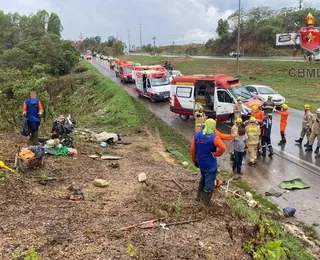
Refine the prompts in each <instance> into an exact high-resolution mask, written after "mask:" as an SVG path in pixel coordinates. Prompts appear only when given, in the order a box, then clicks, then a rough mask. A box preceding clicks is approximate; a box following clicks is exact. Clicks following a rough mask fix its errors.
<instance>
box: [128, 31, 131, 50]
mask: <svg viewBox="0 0 320 260" xmlns="http://www.w3.org/2000/svg"><path fill="white" fill-rule="evenodd" d="M128 39H129V49H128V52H129V53H130V48H131V46H130V31H129V30H128Z"/></svg>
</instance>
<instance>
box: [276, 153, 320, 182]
mask: <svg viewBox="0 0 320 260" xmlns="http://www.w3.org/2000/svg"><path fill="white" fill-rule="evenodd" d="M273 149H274V150H276V151H278V152H279V153H280V154H276V155H278V156H279V157H282V158H283V159H286V160H288V161H290V162H292V163H294V164H295V165H298V166H300V167H302V168H304V169H306V170H308V171H311V172H313V173H314V174H315V175H317V176H320V167H318V166H317V165H314V164H312V163H309V162H307V161H305V160H303V159H300V158H299V157H296V156H294V155H292V154H290V153H287V152H285V151H281V150H280V149H279V148H276V147H273ZM281 153H282V154H284V155H286V156H289V157H291V158H293V159H295V160H297V161H298V163H297V162H294V161H292V160H289V159H287V158H284V157H283V156H281ZM303 164H306V165H308V166H309V167H311V168H315V169H318V170H319V171H314V170H313V169H310V168H307V167H306V166H305V165H303Z"/></svg>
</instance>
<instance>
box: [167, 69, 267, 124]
mask: <svg viewBox="0 0 320 260" xmlns="http://www.w3.org/2000/svg"><path fill="white" fill-rule="evenodd" d="M238 97H241V98H242V103H243V104H244V106H245V107H246V110H247V112H248V113H247V114H246V115H243V119H244V120H247V119H248V118H249V117H250V114H251V112H252V111H251V107H252V106H253V105H258V106H261V105H262V101H260V100H259V99H253V98H252V96H251V94H250V93H249V92H248V91H247V90H246V89H245V87H244V86H242V84H241V83H240V81H239V79H238V78H233V77H231V76H228V75H225V74H217V75H192V76H178V77H175V78H173V80H172V82H171V90H170V110H171V111H172V112H173V113H175V114H178V115H179V116H180V118H181V119H182V120H184V121H187V120H188V119H189V117H190V116H193V115H194V112H195V110H196V109H197V107H198V105H202V106H203V108H204V112H205V113H206V115H207V116H208V117H209V118H215V119H216V120H217V121H218V122H225V121H230V123H231V124H233V122H234V115H233V109H234V104H235V103H236V99H237V98H238Z"/></svg>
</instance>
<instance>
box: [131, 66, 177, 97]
mask: <svg viewBox="0 0 320 260" xmlns="http://www.w3.org/2000/svg"><path fill="white" fill-rule="evenodd" d="M135 84H136V91H137V92H138V94H139V96H140V97H147V98H149V99H150V100H151V101H152V102H156V101H161V100H168V99H169V98H170V89H171V85H170V79H169V77H168V75H167V73H166V72H163V71H157V70H145V71H137V72H136V83H135Z"/></svg>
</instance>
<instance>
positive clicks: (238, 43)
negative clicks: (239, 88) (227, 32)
mask: <svg viewBox="0 0 320 260" xmlns="http://www.w3.org/2000/svg"><path fill="white" fill-rule="evenodd" d="M240 5H241V0H239V10H238V42H237V45H238V46H237V49H238V50H237V76H239V75H240V64H239V54H240V53H239V52H240Z"/></svg>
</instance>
